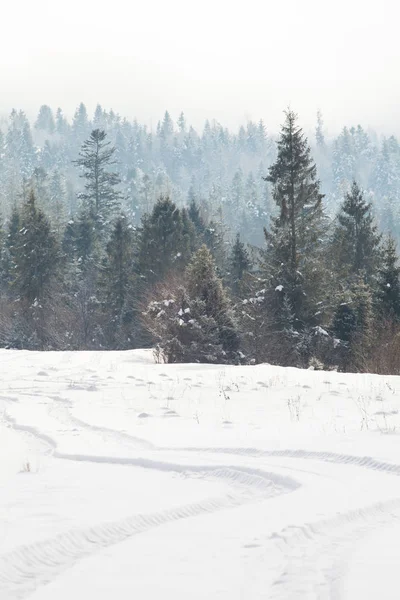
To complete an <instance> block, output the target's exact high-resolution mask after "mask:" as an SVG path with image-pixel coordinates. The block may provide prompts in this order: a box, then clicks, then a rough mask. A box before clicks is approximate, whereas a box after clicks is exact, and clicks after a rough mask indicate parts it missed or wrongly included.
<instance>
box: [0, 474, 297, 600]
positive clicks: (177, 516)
mask: <svg viewBox="0 0 400 600" xmlns="http://www.w3.org/2000/svg"><path fill="white" fill-rule="evenodd" d="M217 472H218V471H216V473H217ZM284 491H287V490H282V489H278V487H277V486H276V485H275V486H274V485H270V486H269V494H266V490H265V489H264V490H263V493H262V498H263V499H265V498H268V497H272V496H274V495H277V494H279V493H284ZM246 502H248V498H247V497H246V495H245V496H244V497H241V496H238V495H236V496H235V495H232V494H231V495H229V494H227V495H226V496H223V497H220V498H210V499H208V500H204V501H202V502H198V503H192V504H187V505H184V506H181V507H179V508H173V509H170V510H164V511H161V512H158V513H153V514H149V515H134V516H132V517H129V518H126V519H123V520H121V521H117V522H114V523H105V524H102V525H99V526H96V527H90V528H87V529H80V530H78V529H76V530H71V531H69V532H67V533H63V534H60V535H58V536H56V537H55V538H52V539H50V540H45V541H43V542H39V543H36V544H31V545H27V546H22V547H20V548H17V549H16V550H14V551H13V552H11V553H9V554H6V555H3V556H0V591H1V592H2V594H4V595H2V598H7V600H22V599H23V598H26V597H27V596H29V594H30V593H32V592H33V591H34V590H35V589H37V588H38V587H39V586H41V585H45V584H47V583H49V582H50V581H52V580H53V579H54V578H55V577H56V576H58V575H59V574H60V573H62V572H63V571H64V570H66V569H67V568H69V567H71V566H73V565H74V564H75V563H76V562H77V561H78V560H81V559H83V558H85V557H87V556H90V555H92V554H94V553H95V552H98V551H99V550H101V549H103V548H108V547H110V546H113V545H115V544H118V543H121V542H123V541H126V540H128V539H129V538H131V537H132V536H134V535H137V534H139V533H143V532H145V531H148V530H150V529H152V528H155V527H160V526H162V525H164V524H167V523H172V522H174V521H178V520H181V519H187V518H190V517H196V516H200V515H205V514H210V513H214V512H216V511H219V510H223V509H229V508H234V507H237V506H240V505H243V504H245V503H246Z"/></svg>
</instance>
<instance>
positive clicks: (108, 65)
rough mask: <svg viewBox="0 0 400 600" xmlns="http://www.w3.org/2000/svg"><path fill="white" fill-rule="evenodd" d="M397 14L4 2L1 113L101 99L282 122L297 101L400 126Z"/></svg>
mask: <svg viewBox="0 0 400 600" xmlns="http://www.w3.org/2000/svg"><path fill="white" fill-rule="evenodd" d="M4 5H6V6H4ZM399 17H400V8H399V7H398V3H397V1H396V0H380V1H379V2H378V1H372V0H331V1H330V2H327V1H326V0H325V1H324V0H319V1H318V0H272V1H271V0H242V1H240V2H238V1H237V0H202V1H201V2H200V1H199V2H193V1H192V0H107V1H105V0H68V1H66V2H62V1H60V0H52V1H49V0H19V1H16V0H13V1H12V2H11V0H2V2H0V18H1V21H0V22H1V24H2V27H1V32H0V74H1V93H0V111H1V112H5V111H7V112H9V110H10V109H11V108H12V107H15V108H21V109H23V110H26V111H27V112H28V114H33V113H34V112H36V110H37V109H38V107H39V106H40V105H41V104H49V105H51V106H52V107H53V108H57V106H59V105H60V106H61V107H62V108H64V110H65V112H66V113H67V114H69V115H71V114H73V111H74V109H75V107H76V106H77V104H78V103H79V102H80V101H83V102H84V103H85V104H86V105H87V107H88V109H89V110H93V109H94V107H95V105H96V103H97V102H100V103H101V104H102V106H103V107H104V108H113V109H114V110H116V111H118V112H120V113H121V114H122V115H123V116H128V117H134V116H136V117H138V118H139V119H140V120H143V121H146V122H147V123H152V124H153V125H154V126H155V124H156V122H157V120H158V119H159V118H160V117H162V115H163V113H164V111H165V109H168V110H169V111H170V113H171V115H172V116H173V117H174V118H177V117H178V115H179V112H180V111H181V110H183V111H184V112H185V114H186V116H187V118H188V120H189V121H191V122H192V123H194V125H195V126H201V125H202V124H203V122H204V120H205V119H206V118H209V119H212V118H216V119H217V120H219V121H220V122H221V123H223V124H224V125H228V126H234V127H235V126H237V125H238V124H240V123H244V122H245V121H246V120H247V119H249V118H251V119H254V120H258V119H260V118H263V119H264V120H265V123H266V125H267V127H268V128H269V129H270V130H273V131H274V130H277V128H278V126H279V123H280V122H281V120H282V111H283V109H284V108H286V107H287V106H288V105H289V104H290V106H291V107H292V108H293V109H295V110H296V111H297V112H298V113H299V115H300V119H301V123H302V124H303V125H304V126H305V127H306V128H309V127H312V126H313V124H314V121H315V114H316V112H317V109H318V108H321V110H322V112H323V116H324V120H325V123H326V125H327V128H328V130H329V131H330V132H331V133H335V132H336V131H337V130H338V129H339V128H341V127H342V126H343V125H345V124H357V123H359V122H360V123H361V124H363V125H365V126H366V127H368V126H372V127H375V128H377V129H378V130H380V131H385V132H395V133H400V123H399V107H400V102H399V100H400V98H399V96H400V79H399V66H400V61H399V58H400V43H399V28H400V25H399V21H400V19H399Z"/></svg>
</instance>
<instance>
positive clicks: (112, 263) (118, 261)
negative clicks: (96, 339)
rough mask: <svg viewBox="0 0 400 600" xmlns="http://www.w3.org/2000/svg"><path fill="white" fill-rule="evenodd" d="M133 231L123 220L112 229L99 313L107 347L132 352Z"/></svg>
mask: <svg viewBox="0 0 400 600" xmlns="http://www.w3.org/2000/svg"><path fill="white" fill-rule="evenodd" d="M133 250H134V246H133V229H132V227H131V226H130V225H129V224H128V223H127V219H126V217H124V216H121V217H119V218H118V219H117V220H116V222H115V225H114V228H113V230H112V233H111V237H110V240H109V242H108V244H107V248H106V256H105V259H104V262H103V266H102V269H101V276H100V293H101V304H102V312H103V314H104V315H105V317H106V322H105V325H104V330H105V336H106V343H107V347H111V348H119V349H123V348H132V347H133V345H134V341H133V328H134V323H133V321H134V314H135V308H134V301H135V296H134V292H135V277H134V264H133Z"/></svg>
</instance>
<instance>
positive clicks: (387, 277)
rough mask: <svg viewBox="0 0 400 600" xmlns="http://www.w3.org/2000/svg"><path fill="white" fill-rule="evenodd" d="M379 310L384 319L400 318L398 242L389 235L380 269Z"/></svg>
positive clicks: (383, 249) (383, 250)
mask: <svg viewBox="0 0 400 600" xmlns="http://www.w3.org/2000/svg"><path fill="white" fill-rule="evenodd" d="M376 295H377V310H378V314H379V315H380V316H382V317H383V318H384V319H395V320H400V267H399V264H398V256H397V251H396V242H395V241H394V239H393V237H392V236H391V235H389V236H388V237H387V239H386V240H385V243H384V245H383V248H382V260H381V262H380V265H379V269H378V288H377V294H376Z"/></svg>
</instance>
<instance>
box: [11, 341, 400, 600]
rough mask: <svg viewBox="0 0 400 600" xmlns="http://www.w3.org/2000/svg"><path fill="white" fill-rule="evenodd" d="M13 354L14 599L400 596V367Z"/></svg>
mask: <svg viewBox="0 0 400 600" xmlns="http://www.w3.org/2000/svg"><path fill="white" fill-rule="evenodd" d="M0 355H1V357H0V358H1V361H2V365H3V370H2V387H1V392H0V450H1V452H0V516H1V518H0V534H1V535H0V598H1V599H2V600H3V598H4V600H8V599H10V600H14V599H20V598H21V599H22V598H32V599H35V600H45V599H50V598H57V599H61V600H63V599H67V598H71V597H72V596H74V597H75V598H77V599H80V598H82V599H84V598H87V597H96V598H100V599H102V598H104V599H105V598H110V597H111V596H115V597H116V598H118V600H124V599H125V598H126V599H128V598H132V597H139V598H141V599H145V600H147V599H150V598H152V599H153V598H158V597H160V596H161V595H162V596H163V597H164V598H171V599H172V598H174V599H180V598H182V600H183V599H184V598H185V599H186V598H187V597H188V596H189V597H190V598H195V599H197V598H198V599H199V600H200V598H205V597H210V598H218V599H219V598H224V599H225V598H226V599H228V598H229V599H230V600H232V599H244V598H246V599H253V598H254V599H258V598H272V599H277V600H278V599H281V598H282V599H283V598H285V599H287V598H289V599H290V598H307V599H312V598H315V599H323V598H327V599H328V598H337V599H344V598H346V599H347V598H352V599H354V598H357V597H360V598H361V597H362V598H364V597H365V598H368V597H371V598H372V596H371V595H370V596H368V595H367V594H368V593H372V590H373V589H378V588H377V587H376V586H378V587H379V581H380V588H379V589H380V590H381V595H383V597H388V598H390V597H392V596H390V595H387V596H385V589H382V586H383V588H384V586H385V583H384V582H385V581H387V582H389V581H390V579H389V578H388V576H387V574H386V575H385V573H386V572H387V571H388V569H387V565H391V564H394V559H393V552H394V551H395V550H396V551H397V542H396V540H397V539H398V537H396V535H395V534H394V533H393V532H397V527H398V519H399V517H400V449H399V445H398V439H397V438H398V432H399V431H400V416H399V410H400V400H399V398H400V395H399V391H400V380H398V379H397V378H395V377H387V378H383V377H378V376H361V375H342V374H337V373H325V372H311V371H300V370H297V369H282V368H277V367H270V366H266V365H263V366H257V367H222V366H221V367H219V366H207V365H155V364H153V359H152V355H151V353H150V352H148V351H132V352H108V353H101V352H81V353H34V352H14V351H0ZM380 547H385V553H384V556H385V560H380V561H379V560H377V559H376V554H377V548H380ZM374 565H377V566H376V567H375V566H374ZM382 578H383V583H382ZM374 586H375V588H374ZM392 587H393V586H391V584H389V583H388V589H387V594H390V593H391V589H392ZM375 597H376V596H375Z"/></svg>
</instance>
